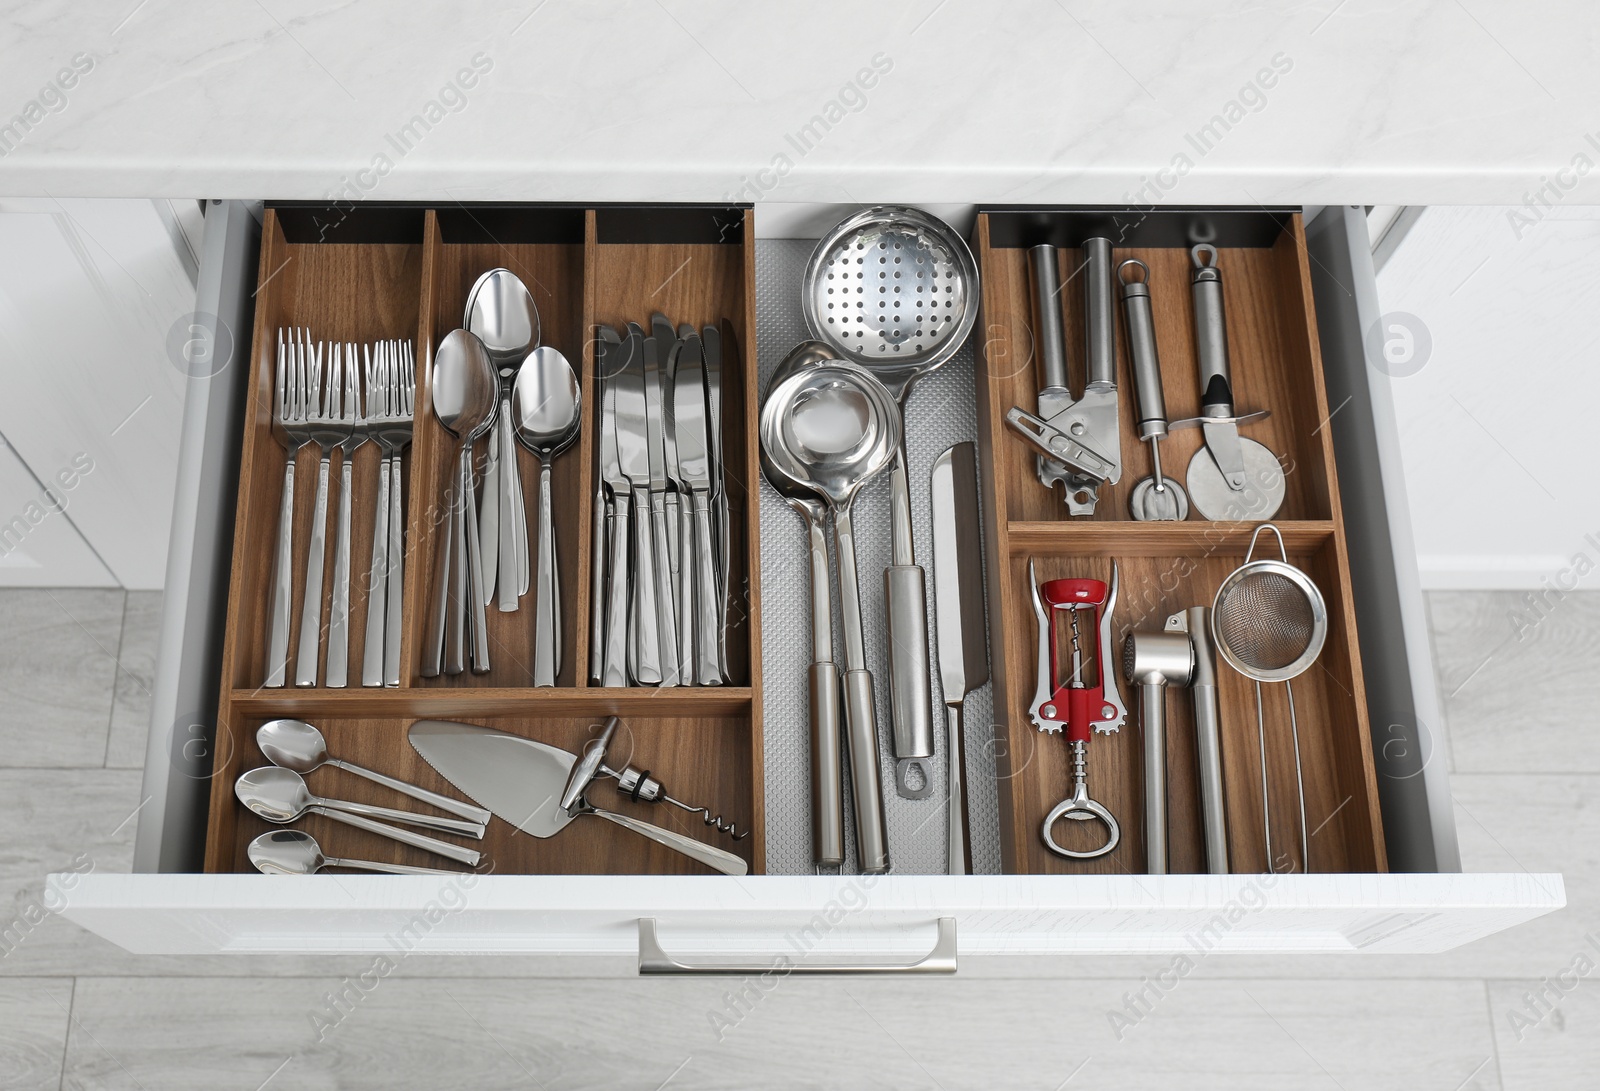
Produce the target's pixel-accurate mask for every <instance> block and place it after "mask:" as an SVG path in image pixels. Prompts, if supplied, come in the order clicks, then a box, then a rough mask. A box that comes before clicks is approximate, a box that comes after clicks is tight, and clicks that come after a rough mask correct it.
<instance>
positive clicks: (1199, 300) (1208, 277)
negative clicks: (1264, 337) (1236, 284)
mask: <svg viewBox="0 0 1600 1091" xmlns="http://www.w3.org/2000/svg"><path fill="white" fill-rule="evenodd" d="M1207 251H1209V252H1210V254H1211V264H1201V261H1200V255H1201V254H1202V253H1205V252H1207ZM1189 253H1190V257H1191V260H1192V261H1193V262H1194V271H1193V279H1192V280H1191V281H1190V283H1189V295H1190V298H1191V299H1193V301H1194V347H1195V363H1196V365H1197V366H1198V367H1199V371H1200V412H1201V413H1202V414H1203V415H1204V416H1207V417H1231V416H1233V381H1232V378H1231V376H1230V374H1229V367H1228V323H1227V318H1226V316H1225V315H1224V313H1223V309H1222V273H1221V272H1220V271H1219V270H1218V269H1217V266H1216V264H1215V263H1216V256H1217V252H1216V248H1215V247H1212V246H1208V245H1205V244H1201V245H1200V246H1196V247H1194V248H1192V249H1191V250H1190V251H1189Z"/></svg>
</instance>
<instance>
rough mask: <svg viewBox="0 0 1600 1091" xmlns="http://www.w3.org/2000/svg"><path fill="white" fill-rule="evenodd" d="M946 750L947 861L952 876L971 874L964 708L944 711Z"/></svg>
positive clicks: (959, 706)
mask: <svg viewBox="0 0 1600 1091" xmlns="http://www.w3.org/2000/svg"><path fill="white" fill-rule="evenodd" d="M944 725H945V750H946V752H947V754H948V762H949V784H948V787H949V795H950V799H949V801H948V808H949V812H948V815H947V817H946V825H945V858H946V860H948V861H949V866H948V868H947V870H948V871H949V873H950V874H951V875H965V874H966V873H967V778H966V773H965V770H966V767H967V753H966V749H965V747H964V746H963V744H962V740H961V705H960V704H959V703H957V704H953V705H946V706H945V709H944Z"/></svg>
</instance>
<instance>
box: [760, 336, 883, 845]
mask: <svg viewBox="0 0 1600 1091" xmlns="http://www.w3.org/2000/svg"><path fill="white" fill-rule="evenodd" d="M760 433H761V450H762V453H763V454H764V455H765V456H766V457H767V459H768V460H769V461H770V463H771V464H772V465H773V467H775V468H776V469H777V470H778V471H780V472H781V473H782V474H783V475H785V476H788V477H789V478H791V479H793V480H794V481H795V482H796V483H798V484H801V485H805V486H806V487H808V488H810V489H812V490H813V491H814V492H816V493H818V494H820V495H821V496H822V497H823V499H824V500H826V501H827V505H828V510H829V511H830V512H831V513H832V515H833V527H834V536H835V538H836V539H837V544H838V553H839V599H840V614H841V616H842V617H843V619H844V646H845V676H844V691H845V722H846V727H847V730H848V732H849V739H850V771H851V781H852V784H853V788H854V795H855V818H856V831H857V832H856V836H857V843H858V847H859V850H860V851H859V856H860V862H861V869H862V871H863V873H866V874H880V873H882V872H885V871H887V870H888V869H889V850H888V843H887V840H886V837H885V832H884V813H883V785H882V780H881V772H880V770H879V762H878V729H877V722H876V716H877V713H876V709H875V699H874V697H873V686H872V674H871V672H870V671H868V670H867V653H866V638H865V636H864V635H863V633H862V626H861V586H860V582H859V580H858V578H857V576H856V549H855V530H854V527H853V524H852V521H851V507H852V505H853V504H854V503H855V497H856V493H857V492H858V491H859V490H860V488H861V486H862V485H863V484H864V483H865V482H866V481H867V480H868V479H869V478H871V477H873V476H874V475H875V474H877V473H879V472H881V471H882V470H883V469H885V468H886V467H887V466H889V465H890V464H891V463H892V462H893V461H894V457H895V451H896V450H897V449H898V448H899V445H900V407H899V405H898V403H897V402H896V401H895V399H894V396H893V395H892V394H890V393H889V391H888V389H887V388H886V387H884V385H883V384H882V383H881V382H879V381H878V380H877V379H875V378H873V376H872V374H871V373H870V372H868V371H867V370H866V369H864V368H861V367H858V366H857V365H855V364H848V363H844V362H842V361H835V362H830V363H817V364H816V365H815V366H811V367H807V368H805V369H804V370H800V371H797V372H796V373H795V374H793V375H790V376H789V377H787V378H786V379H784V380H783V381H782V382H781V383H778V384H776V385H775V386H773V387H772V388H771V389H769V390H768V392H767V399H766V401H765V403H763V405H762V407H761V425H760Z"/></svg>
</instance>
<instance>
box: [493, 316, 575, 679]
mask: <svg viewBox="0 0 1600 1091" xmlns="http://www.w3.org/2000/svg"><path fill="white" fill-rule="evenodd" d="M511 401H512V409H511V412H512V420H513V421H514V422H515V428H516V435H517V441H518V442H520V443H521V444H522V445H523V446H524V447H526V448H527V449H528V450H530V451H532V452H533V453H534V454H536V455H538V456H539V561H538V565H537V571H538V573H539V592H538V601H537V602H536V603H535V606H534V610H535V613H534V630H533V684H534V685H536V686H553V685H555V684H556V675H557V674H559V673H560V671H561V602H560V598H559V591H558V590H557V584H556V542H555V521H554V519H553V518H552V517H551V513H550V463H551V462H552V461H553V460H554V459H555V457H556V456H557V455H558V454H560V453H561V452H562V451H564V450H566V449H567V447H569V446H570V445H571V444H572V441H573V440H574V439H576V438H577V437H578V428H579V425H580V424H581V423H582V415H581V412H580V411H581V409H582V403H583V391H582V389H581V388H580V387H579V386H578V376H577V373H576V372H574V371H573V370H572V365H571V364H570V363H568V362H567V358H566V357H565V356H563V355H561V353H559V352H557V351H556V350H555V349H553V348H550V347H549V346H548V345H546V346H542V347H540V348H536V349H534V350H533V352H531V353H530V354H529V355H528V358H527V359H526V360H524V361H523V362H522V367H520V368H518V369H517V378H516V384H515V386H514V387H513V388H512V397H511Z"/></svg>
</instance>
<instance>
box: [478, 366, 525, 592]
mask: <svg viewBox="0 0 1600 1091" xmlns="http://www.w3.org/2000/svg"><path fill="white" fill-rule="evenodd" d="M500 428H501V430H502V436H501V439H500V478H499V480H498V481H497V482H496V484H497V485H498V486H499V489H500V494H499V495H498V496H494V497H491V495H490V493H489V485H488V483H487V482H485V483H484V486H483V506H484V507H485V508H488V507H491V506H498V507H499V508H500V542H499V549H500V563H499V566H498V567H499V571H500V573H501V578H500V611H501V613H510V612H511V611H513V610H515V609H516V608H517V600H518V599H520V598H521V597H522V592H523V591H524V590H526V588H525V586H524V583H523V579H524V577H523V575H522V573H523V572H524V571H526V570H527V567H528V556H527V552H528V540H527V537H526V535H527V526H526V524H525V523H523V521H522V519H521V518H520V515H521V508H520V507H519V505H518V503H517V501H518V499H519V494H520V493H521V492H522V472H521V469H520V468H519V467H518V465H517V436H516V432H515V431H514V430H513V429H512V427H511V399H509V398H501V399H500ZM491 499H492V500H493V504H491V502H490V501H491ZM518 530H521V531H522V534H523V537H520V538H519V537H518V534H517V532H518ZM493 540H494V539H492V538H485V539H484V542H485V543H488V542H491V541H493ZM519 546H520V553H519ZM488 579H489V577H488V576H487V575H485V576H484V580H485V582H487V581H488Z"/></svg>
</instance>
